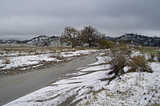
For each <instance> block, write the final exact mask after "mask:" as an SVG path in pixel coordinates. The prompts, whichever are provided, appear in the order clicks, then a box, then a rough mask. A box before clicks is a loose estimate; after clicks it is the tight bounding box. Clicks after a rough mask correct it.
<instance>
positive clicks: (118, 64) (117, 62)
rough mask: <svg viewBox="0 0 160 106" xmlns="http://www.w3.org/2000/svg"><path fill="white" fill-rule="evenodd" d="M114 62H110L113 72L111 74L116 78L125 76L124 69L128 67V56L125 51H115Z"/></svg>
mask: <svg viewBox="0 0 160 106" xmlns="http://www.w3.org/2000/svg"><path fill="white" fill-rule="evenodd" d="M111 58H112V60H111V61H110V62H109V63H110V65H111V68H112V69H113V71H111V72H109V74H113V73H115V76H117V75H122V74H124V70H123V68H124V67H125V66H126V62H127V55H126V52H125V51H124V50H119V51H114V52H113V56H112V57H111Z"/></svg>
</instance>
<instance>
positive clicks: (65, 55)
mask: <svg viewBox="0 0 160 106" xmlns="http://www.w3.org/2000/svg"><path fill="white" fill-rule="evenodd" d="M30 49H31V50H30ZM44 49H46V48H37V49H36V48H25V49H24V48H5V49H2V51H1V52H2V53H1V54H0V56H1V58H0V75H16V74H23V73H26V72H30V71H35V70H40V69H45V68H49V67H51V66H53V65H55V64H56V63H58V62H63V61H70V60H73V59H75V58H77V57H79V56H82V55H88V54H91V53H94V52H97V51H99V50H95V49H86V50H76V49H63V48H62V49H56V48H54V49H53V48H48V49H46V51H45V52H44V51H43V50H44ZM20 50H21V52H20ZM31 51H32V52H31Z"/></svg>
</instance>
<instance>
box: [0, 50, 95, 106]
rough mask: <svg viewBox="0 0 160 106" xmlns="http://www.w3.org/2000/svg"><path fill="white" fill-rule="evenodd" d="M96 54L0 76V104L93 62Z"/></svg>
mask: <svg viewBox="0 0 160 106" xmlns="http://www.w3.org/2000/svg"><path fill="white" fill-rule="evenodd" d="M97 55H98V53H94V54H90V55H85V56H81V57H79V58H77V59H74V60H72V61H69V62H61V63H57V64H55V65H54V66H52V67H50V68H47V69H42V70H38V71H32V72H27V73H25V74H18V75H15V76H11V75H8V76H0V105H4V104H5V103H8V102H10V101H12V100H15V99H17V98H19V97H21V96H24V95H26V94H28V93H31V92H33V91H35V90H38V89H40V88H42V87H45V86H47V85H49V84H51V83H53V82H54V81H56V80H57V79H58V78H59V77H60V76H62V75H64V74H66V73H68V72H70V71H73V70H76V69H77V68H79V67H83V66H85V65H87V64H91V63H93V62H95V61H96V58H95V57H96V56H97Z"/></svg>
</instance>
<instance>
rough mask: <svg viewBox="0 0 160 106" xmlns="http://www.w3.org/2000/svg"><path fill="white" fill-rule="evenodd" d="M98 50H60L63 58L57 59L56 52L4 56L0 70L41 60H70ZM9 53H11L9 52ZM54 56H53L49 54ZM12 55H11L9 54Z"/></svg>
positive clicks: (36, 62) (36, 63)
mask: <svg viewBox="0 0 160 106" xmlns="http://www.w3.org/2000/svg"><path fill="white" fill-rule="evenodd" d="M97 51H98V50H94V49H90V50H77V51H74V52H61V53H60V56H61V57H64V59H63V60H58V59H57V57H56V55H57V53H53V54H50V53H48V54H40V55H29V56H16V57H5V59H4V60H0V67H1V68H0V70H3V69H10V68H15V67H24V66H29V65H36V66H38V64H40V62H41V61H53V62H60V61H64V60H65V59H67V60H71V59H74V57H77V56H80V55H82V54H91V53H93V52H97ZM10 55H11V54H10ZM53 55H54V56H55V57H54V58H53V57H51V56H53ZM11 56H13V55H11ZM6 59H7V60H9V63H7V64H6V63H5V62H4V61H6Z"/></svg>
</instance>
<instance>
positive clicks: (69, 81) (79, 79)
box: [4, 53, 160, 106]
mask: <svg viewBox="0 0 160 106" xmlns="http://www.w3.org/2000/svg"><path fill="white" fill-rule="evenodd" d="M135 54H137V53H135ZM101 55H102V54H101ZM101 55H99V56H98V57H97V59H98V60H97V62H95V63H93V64H89V65H87V66H86V67H82V68H78V69H77V71H75V72H71V73H68V74H66V75H64V76H62V77H61V78H59V79H58V81H56V82H55V83H53V84H51V85H50V86H47V87H44V88H42V89H40V90H37V91H35V92H33V93H30V94H28V95H26V96H23V97H21V98H19V99H17V100H14V101H12V102H10V103H8V104H6V105H4V106H57V105H64V106H67V105H77V106H84V105H89V106H144V105H147V104H148V103H149V105H151V104H160V63H159V62H152V63H151V64H150V66H151V68H152V69H153V71H154V72H153V73H147V72H142V73H137V72H134V73H126V74H124V75H122V76H121V79H118V78H116V79H114V80H112V81H111V82H110V83H109V81H107V80H106V81H102V80H101V79H103V78H110V77H111V76H112V75H108V74H107V73H108V72H110V71H111V69H110V65H109V64H104V62H106V61H104V59H108V60H111V58H110V57H107V56H101ZM133 55H134V54H133ZM125 70H127V68H126V69H125ZM108 83H109V84H108Z"/></svg>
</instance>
